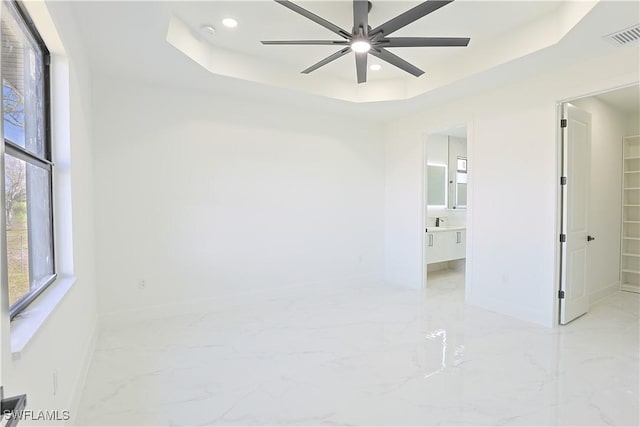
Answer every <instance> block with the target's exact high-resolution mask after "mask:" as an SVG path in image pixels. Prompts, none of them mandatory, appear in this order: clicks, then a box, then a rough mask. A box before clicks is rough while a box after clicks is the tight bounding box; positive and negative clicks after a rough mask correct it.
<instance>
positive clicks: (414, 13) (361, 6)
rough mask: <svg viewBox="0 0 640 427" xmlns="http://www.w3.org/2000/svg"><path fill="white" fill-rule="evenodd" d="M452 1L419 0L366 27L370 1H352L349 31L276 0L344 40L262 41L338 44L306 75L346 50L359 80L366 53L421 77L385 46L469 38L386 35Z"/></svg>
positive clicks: (363, 74) (461, 42)
mask: <svg viewBox="0 0 640 427" xmlns="http://www.w3.org/2000/svg"><path fill="white" fill-rule="evenodd" d="M452 1H453V0H427V1H425V2H423V3H420V4H419V5H417V6H416V7H414V8H412V9H409V10H408V11H406V12H404V13H401V14H400V15H398V16H396V17H395V18H393V19H390V20H388V21H387V22H385V23H384V24H381V25H378V26H377V27H375V28H371V26H369V11H370V10H371V2H369V1H366V0H354V1H353V29H352V30H351V32H349V31H346V30H344V29H342V28H340V27H339V26H337V25H335V24H333V23H331V22H329V21H327V20H326V19H324V18H321V17H320V16H318V15H316V14H314V13H312V12H310V11H308V10H306V9H304V8H303V7H300V6H298V5H297V4H295V3H292V2H290V1H287V0H275V2H276V3H280V4H281V5H283V6H284V7H286V8H288V9H291V10H292V11H294V12H296V13H299V14H300V15H302V16H304V17H305V18H308V19H310V20H312V21H313V22H315V23H316V24H319V25H321V26H323V27H325V28H326V29H328V30H330V31H332V32H334V33H335V34H337V35H339V36H340V37H342V39H343V40H288V41H287V40H283V41H262V44H264V45H328V46H339V47H342V49H341V50H339V51H338V52H336V53H334V54H333V55H329V56H328V57H326V58H325V59H323V60H322V61H320V62H318V63H316V64H314V65H312V66H311V67H309V68H307V69H306V70H304V71H302V73H304V74H309V73H311V72H312V71H315V70H317V69H318V68H320V67H322V66H324V65H327V64H328V63H330V62H332V61H335V60H336V59H338V58H341V57H342V56H344V55H346V54H347V53H349V52H354V53H355V57H356V73H357V76H358V83H365V82H366V81H367V55H368V54H371V55H373V56H376V57H378V58H380V59H381V60H383V61H385V62H388V63H389V64H391V65H394V66H396V67H398V68H400V69H401V70H404V71H406V72H407V73H409V74H413V75H414V76H416V77H420V76H421V75H422V74H424V71H422V70H421V69H419V68H418V67H416V66H415V65H412V64H410V63H409V62H407V61H405V60H404V59H402V58H400V57H399V56H397V55H395V54H393V53H391V52H389V51H388V50H387V48H394V47H442V46H444V47H451V46H463V47H466V46H467V45H468V44H469V40H470V39H469V38H468V37H389V36H390V35H391V33H393V32H395V31H397V30H399V29H400V28H403V27H405V26H407V25H409V24H411V23H412V22H414V21H417V20H418V19H420V18H422V17H424V16H426V15H428V14H430V13H431V12H434V11H436V10H438V9H440V8H441V7H443V6H446V5H447V4H449V3H451V2H452Z"/></svg>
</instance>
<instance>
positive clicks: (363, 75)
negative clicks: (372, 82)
mask: <svg viewBox="0 0 640 427" xmlns="http://www.w3.org/2000/svg"><path fill="white" fill-rule="evenodd" d="M356 72H357V74H358V84H360V83H366V82H367V54H366V52H365V53H357V52H356Z"/></svg>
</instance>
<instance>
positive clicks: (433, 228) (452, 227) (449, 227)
mask: <svg viewBox="0 0 640 427" xmlns="http://www.w3.org/2000/svg"><path fill="white" fill-rule="evenodd" d="M465 228H466V227H465V226H464V225H441V226H439V227H436V226H431V227H427V231H428V232H429V233H431V232H433V231H450V230H464V229H465Z"/></svg>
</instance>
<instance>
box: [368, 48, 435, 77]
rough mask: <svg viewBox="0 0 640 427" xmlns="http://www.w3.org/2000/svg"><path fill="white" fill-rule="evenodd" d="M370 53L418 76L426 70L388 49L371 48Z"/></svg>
mask: <svg viewBox="0 0 640 427" xmlns="http://www.w3.org/2000/svg"><path fill="white" fill-rule="evenodd" d="M369 53H370V54H371V55H373V56H377V57H378V58H380V59H382V60H383V61H385V62H388V63H389V64H391V65H394V66H396V67H398V68H400V69H401V70H403V71H406V72H407V73H409V74H413V75H414V76H416V77H420V76H421V75H423V74H424V71H422V70H421V69H420V68H418V67H416V66H415V65H412V64H410V63H408V62H407V61H405V60H404V59H402V58H400V57H399V56H397V55H394V54H393V53H391V52H389V51H388V50H384V49H380V48H377V49H371V50H370V51H369Z"/></svg>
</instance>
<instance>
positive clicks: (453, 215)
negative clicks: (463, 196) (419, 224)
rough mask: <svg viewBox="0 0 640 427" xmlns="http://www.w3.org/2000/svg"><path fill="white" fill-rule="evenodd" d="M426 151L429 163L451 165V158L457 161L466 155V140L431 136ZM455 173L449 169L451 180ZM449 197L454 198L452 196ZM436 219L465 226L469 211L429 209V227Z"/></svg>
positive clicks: (436, 135) (451, 224) (437, 135)
mask: <svg viewBox="0 0 640 427" xmlns="http://www.w3.org/2000/svg"><path fill="white" fill-rule="evenodd" d="M425 150H426V159H427V163H439V164H451V162H450V159H451V158H453V159H455V158H456V157H457V156H459V155H466V152H467V149H466V140H465V139H464V138H458V137H453V136H447V135H440V134H431V135H428V136H427V145H426V148H425ZM462 153H464V154H462ZM455 173H456V172H455V170H452V169H451V168H449V180H452V179H453V177H454V175H455ZM449 197H452V194H450V195H449ZM436 217H438V218H445V225H450V226H453V225H456V226H458V225H465V224H466V220H467V211H466V209H455V210H454V209H443V208H434V207H427V226H434V225H435V221H436Z"/></svg>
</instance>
